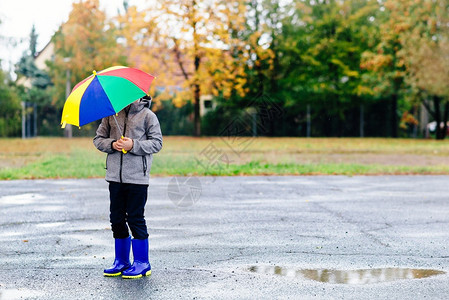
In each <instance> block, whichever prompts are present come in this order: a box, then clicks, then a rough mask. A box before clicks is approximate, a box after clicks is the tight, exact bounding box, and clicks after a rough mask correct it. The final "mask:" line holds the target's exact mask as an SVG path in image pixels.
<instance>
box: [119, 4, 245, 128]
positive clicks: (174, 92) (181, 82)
mask: <svg viewBox="0 0 449 300" xmlns="http://www.w3.org/2000/svg"><path fill="white" fill-rule="evenodd" d="M242 2H243V1H231V2H225V1H196V0H184V1H174V0H164V1H159V2H158V4H157V5H155V6H152V7H149V8H147V9H145V10H142V11H138V10H137V8H136V7H134V6H130V7H128V10H127V12H126V14H125V15H123V16H120V17H119V18H118V23H119V24H120V25H119V27H120V28H121V34H122V36H123V37H124V40H125V42H124V44H125V45H126V48H127V51H128V56H129V57H130V64H134V65H135V66H136V67H139V68H141V69H143V70H145V71H148V72H149V73H152V74H154V75H156V76H157V85H159V86H160V87H161V88H160V89H161V90H162V91H159V93H157V94H156V95H157V96H156V106H158V105H161V102H160V101H159V100H164V99H168V98H173V102H174V104H175V105H176V106H178V107H179V106H182V105H183V104H185V103H186V102H187V101H191V102H192V103H193V107H194V109H193V111H194V113H193V115H194V116H193V119H194V135H196V136H199V135H201V116H200V97H201V95H208V94H215V95H218V94H220V93H221V94H222V95H224V96H225V97H229V96H230V94H231V93H232V92H237V93H239V94H240V95H242V94H243V93H244V89H243V85H244V83H245V79H244V76H243V66H244V64H245V62H246V61H247V59H244V60H243V59H237V58H236V57H235V56H239V58H241V55H243V54H242V53H241V52H240V50H239V46H238V45H237V44H236V43H233V42H236V37H235V36H232V35H233V34H234V33H235V31H233V30H235V29H236V27H239V26H241V23H239V22H240V19H239V18H240V14H239V13H240V9H241V8H242V6H241V5H240V4H239V3H242ZM236 11H238V12H239V13H237V14H236V13H235V12H236ZM231 18H233V19H232V20H231ZM234 20H237V21H236V22H234ZM152 92H153V93H154V90H153V91H152ZM154 94H155V93H154Z"/></svg>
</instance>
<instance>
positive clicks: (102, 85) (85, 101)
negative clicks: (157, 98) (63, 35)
mask: <svg viewBox="0 0 449 300" xmlns="http://www.w3.org/2000/svg"><path fill="white" fill-rule="evenodd" d="M153 79H154V76H152V75H150V74H147V73H145V72H143V71H140V70H138V69H134V68H128V67H123V66H117V67H111V68H108V69H105V70H103V71H100V72H95V71H93V74H92V75H90V76H89V77H87V78H86V79H84V80H83V81H81V82H80V83H78V84H77V85H76V86H75V87H74V88H73V90H72V92H71V93H70V95H69V97H68V98H67V100H66V102H65V104H64V109H63V111H62V119H61V124H62V126H63V127H65V125H66V124H72V125H75V126H78V127H80V126H83V125H85V124H87V123H90V122H93V121H96V120H98V119H101V118H104V117H108V116H111V115H115V114H116V113H118V112H119V111H121V110H122V109H123V108H125V107H126V106H128V105H129V104H130V103H132V102H134V101H135V100H137V99H140V98H142V97H143V96H145V95H147V94H148V91H149V89H150V85H151V82H152V81H153Z"/></svg>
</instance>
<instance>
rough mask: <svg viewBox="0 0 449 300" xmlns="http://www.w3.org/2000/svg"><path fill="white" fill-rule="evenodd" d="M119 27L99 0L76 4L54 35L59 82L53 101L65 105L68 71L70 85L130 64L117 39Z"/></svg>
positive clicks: (54, 67)
mask: <svg viewBox="0 0 449 300" xmlns="http://www.w3.org/2000/svg"><path fill="white" fill-rule="evenodd" d="M116 32H117V31H116V28H115V26H114V24H113V23H112V22H109V21H108V20H107V19H106V14H105V12H104V11H102V10H100V5H99V0H84V1H79V2H75V3H73V4H72V11H71V12H70V15H69V19H68V21H67V22H65V23H64V24H63V25H62V26H61V27H60V28H59V30H58V32H57V33H56V34H55V36H54V37H53V42H54V44H55V59H54V61H53V62H51V63H50V74H51V78H52V81H53V82H54V85H55V90H54V99H53V102H54V103H55V104H56V105H57V106H58V107H62V104H63V103H64V99H65V89H66V80H67V76H66V74H67V70H70V78H69V80H70V85H71V86H74V85H75V84H76V83H78V82H79V81H81V80H82V79H84V78H86V77H87V76H89V75H90V74H92V71H93V70H97V71H99V70H102V69H105V68H108V67H110V66H113V65H123V64H125V63H126V56H125V55H126V54H125V49H124V48H123V47H122V46H121V45H120V44H119V43H118V42H117V40H116Z"/></svg>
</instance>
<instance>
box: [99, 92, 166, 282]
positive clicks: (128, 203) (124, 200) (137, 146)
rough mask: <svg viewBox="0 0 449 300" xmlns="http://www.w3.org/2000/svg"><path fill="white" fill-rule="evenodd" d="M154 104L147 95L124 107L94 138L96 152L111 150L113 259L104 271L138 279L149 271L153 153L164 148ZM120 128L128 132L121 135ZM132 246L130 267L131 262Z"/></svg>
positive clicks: (108, 161)
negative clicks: (147, 221) (147, 210)
mask: <svg viewBox="0 0 449 300" xmlns="http://www.w3.org/2000/svg"><path fill="white" fill-rule="evenodd" d="M150 105H151V97H150V96H145V97H143V98H141V99H139V100H136V101H134V102H133V103H131V104H130V105H128V106H127V107H126V108H125V109H123V110H121V111H120V112H119V113H118V115H117V116H116V118H117V122H118V123H116V121H115V120H114V116H110V117H106V118H103V120H102V121H101V124H100V126H99V127H98V129H97V132H96V136H95V138H94V141H93V142H94V145H95V147H97V149H98V150H100V151H103V152H106V153H108V155H107V158H106V181H108V182H109V196H110V221H111V225H112V232H113V237H114V239H115V260H114V263H113V265H112V266H111V267H110V268H109V269H105V270H104V273H103V274H104V275H105V276H119V275H121V274H122V277H123V278H139V277H142V276H149V275H150V274H151V265H150V262H149V259H148V232H147V226H146V224H145V217H144V208H145V203H146V201H147V193H148V184H149V177H150V169H151V163H152V161H153V156H152V154H153V153H157V152H159V150H161V148H162V133H161V128H160V125H159V121H158V119H157V117H156V115H155V114H154V113H153V112H152V111H151V110H150ZM117 125H118V126H120V127H121V131H120V130H119V128H117ZM120 132H122V133H123V135H124V136H125V137H124V138H123V139H121V138H120V136H121V133H120ZM122 150H125V151H127V153H124V152H123V151H122ZM128 227H129V229H130V230H131V233H132V237H133V239H132V240H131V236H130V235H129V231H128ZM131 244H132V251H133V255H134V262H133V264H132V265H131V264H130V260H129V253H130V248H131Z"/></svg>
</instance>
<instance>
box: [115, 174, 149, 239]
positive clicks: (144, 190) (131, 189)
mask: <svg viewBox="0 0 449 300" xmlns="http://www.w3.org/2000/svg"><path fill="white" fill-rule="evenodd" d="M147 196H148V185H141V184H129V183H118V182H109V197H110V200H111V206H110V212H111V214H110V216H109V217H110V221H111V225H112V233H113V236H114V238H116V239H124V238H127V237H128V236H129V231H128V226H129V229H131V233H132V236H133V238H135V239H140V240H144V239H147V238H148V231H147V225H146V223H145V216H144V210H145V204H146V203H147Z"/></svg>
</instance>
